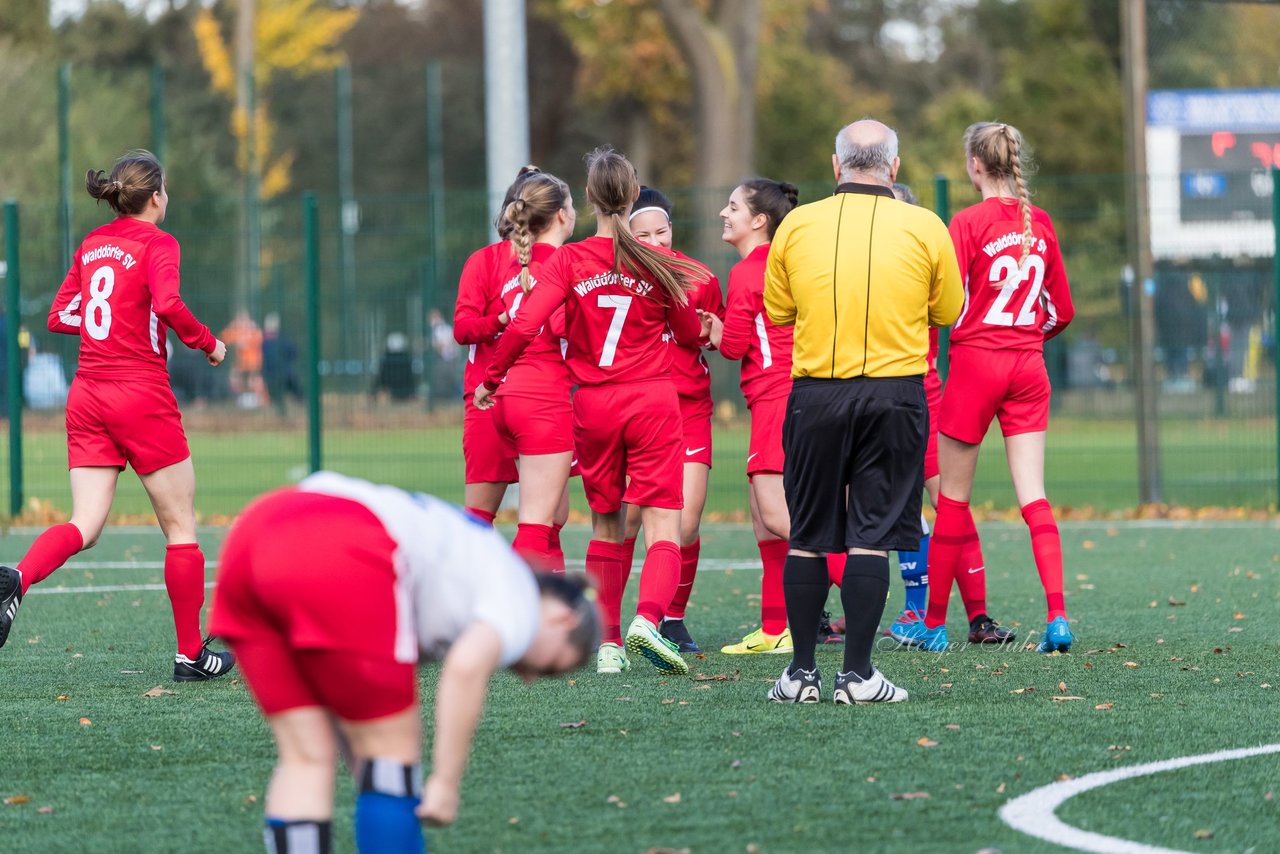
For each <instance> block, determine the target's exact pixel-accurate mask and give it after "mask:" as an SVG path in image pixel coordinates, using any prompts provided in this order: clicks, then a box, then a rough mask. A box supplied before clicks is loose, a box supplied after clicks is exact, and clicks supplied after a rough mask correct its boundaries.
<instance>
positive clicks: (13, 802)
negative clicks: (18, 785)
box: [4, 795, 31, 807]
mask: <svg viewBox="0 0 1280 854" xmlns="http://www.w3.org/2000/svg"><path fill="white" fill-rule="evenodd" d="M4 802H5V804H6V805H8V806H11V807H16V806H18V805H19V804H29V803H31V796H30V795H10V796H9V797H7V798H5V799H4Z"/></svg>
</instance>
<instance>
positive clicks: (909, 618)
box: [885, 611, 924, 645]
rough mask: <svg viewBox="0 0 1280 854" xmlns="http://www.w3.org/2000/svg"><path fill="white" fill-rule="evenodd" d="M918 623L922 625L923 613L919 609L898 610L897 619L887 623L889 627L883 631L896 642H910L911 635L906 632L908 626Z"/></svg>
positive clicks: (909, 643)
mask: <svg viewBox="0 0 1280 854" xmlns="http://www.w3.org/2000/svg"><path fill="white" fill-rule="evenodd" d="M916 623H919V624H920V625H921V626H923V625H924V614H921V613H920V612H919V611H899V612H898V619H896V620H894V621H893V622H892V623H890V624H889V628H888V629H887V630H886V631H885V634H887V635H888V636H889V637H891V638H893V639H894V640H896V641H897V642H898V643H904V644H907V645H912V644H911V637H910V635H909V634H908V631H909V627H911V626H914V625H915V624H916Z"/></svg>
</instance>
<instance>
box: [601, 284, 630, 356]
mask: <svg viewBox="0 0 1280 854" xmlns="http://www.w3.org/2000/svg"><path fill="white" fill-rule="evenodd" d="M631 299H632V298H631V297H619V296H613V295H611V294H601V295H600V296H598V297H596V305H598V306H599V307H600V308H611V309H613V320H611V321H609V334H608V335H606V336H605V337H604V349H603V350H602V351H601V352H600V367H602V368H607V367H609V366H610V365H612V364H613V357H614V355H615V354H616V353H617V352H618V339H619V338H621V337H622V324H624V323H626V322H627V312H628V311H630V310H631Z"/></svg>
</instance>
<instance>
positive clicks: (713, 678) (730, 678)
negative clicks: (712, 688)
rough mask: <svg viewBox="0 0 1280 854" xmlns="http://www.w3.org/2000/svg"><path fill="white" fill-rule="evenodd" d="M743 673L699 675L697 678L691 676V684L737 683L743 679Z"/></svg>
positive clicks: (736, 671)
mask: <svg viewBox="0 0 1280 854" xmlns="http://www.w3.org/2000/svg"><path fill="white" fill-rule="evenodd" d="M741 675H742V674H741V672H740V671H738V670H735V671H733V672H732V673H699V674H698V675H697V676H691V677H690V678H689V681H690V682H737V681H738V680H739V679H740V678H741Z"/></svg>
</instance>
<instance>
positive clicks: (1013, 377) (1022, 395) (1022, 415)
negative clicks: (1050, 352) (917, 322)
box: [938, 345, 1049, 445]
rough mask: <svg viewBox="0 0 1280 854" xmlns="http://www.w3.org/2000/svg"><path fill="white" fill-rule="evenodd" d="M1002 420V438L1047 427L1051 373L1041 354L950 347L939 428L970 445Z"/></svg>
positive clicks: (1038, 352) (975, 442) (979, 440)
mask: <svg viewBox="0 0 1280 854" xmlns="http://www.w3.org/2000/svg"><path fill="white" fill-rule="evenodd" d="M992 418H999V419H1000V430H1001V432H1002V433H1003V434H1004V435H1005V436H1016V435H1018V434H1020V433H1036V432H1039V431H1042V430H1047V429H1048V427H1049V374H1048V372H1047V371H1046V370H1045V367H1044V354H1043V353H1041V352H1040V351H1039V350H987V349H985V348H983V347H965V346H963V345H959V346H957V345H952V347H951V356H950V370H949V371H948V372H947V388H946V392H945V393H944V394H943V395H942V411H941V412H940V413H939V414H938V429H939V430H940V431H941V432H943V433H945V434H946V435H948V436H950V437H951V438H953V439H958V440H959V441H961V442H967V443H969V444H971V445H976V444H978V443H980V442H981V441H982V439H983V437H984V436H986V435H987V428H988V427H990V426H991V419H992Z"/></svg>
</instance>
